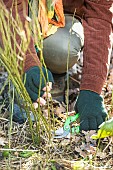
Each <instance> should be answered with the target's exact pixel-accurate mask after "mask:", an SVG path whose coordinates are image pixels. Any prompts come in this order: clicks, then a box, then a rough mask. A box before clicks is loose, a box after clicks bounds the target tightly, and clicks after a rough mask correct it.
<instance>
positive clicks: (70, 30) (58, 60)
mask: <svg viewBox="0 0 113 170" xmlns="http://www.w3.org/2000/svg"><path fill="white" fill-rule="evenodd" d="M65 23H66V24H65V27H64V28H58V30H57V32H56V33H55V34H53V35H51V36H49V37H47V38H45V39H44V42H43V54H44V60H45V64H46V65H47V67H48V68H49V69H50V71H51V72H53V73H57V74H61V73H65V72H66V71H67V64H68V68H71V67H72V66H73V65H74V64H75V63H76V62H77V60H78V58H79V56H80V51H81V48H82V47H83V40H82V37H81V36H80V35H79V33H78V32H76V24H79V25H80V24H81V23H80V21H79V20H78V19H76V18H73V16H72V15H65ZM74 24H75V25H74ZM81 26H82V24H81ZM77 27H79V26H77ZM77 29H79V28H77Z"/></svg>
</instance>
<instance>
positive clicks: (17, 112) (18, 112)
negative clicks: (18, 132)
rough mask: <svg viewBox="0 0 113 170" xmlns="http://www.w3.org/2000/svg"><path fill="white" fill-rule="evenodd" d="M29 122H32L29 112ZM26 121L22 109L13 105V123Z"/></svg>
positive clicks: (32, 118) (32, 117)
mask: <svg viewBox="0 0 113 170" xmlns="http://www.w3.org/2000/svg"><path fill="white" fill-rule="evenodd" d="M30 116H31V120H32V121H34V116H33V113H32V112H31V115H30ZM26 120H27V114H26V112H25V110H24V109H23V108H21V107H20V106H19V105H17V104H14V109H13V121H15V122H18V123H19V124H22V123H24V122H25V121H26Z"/></svg>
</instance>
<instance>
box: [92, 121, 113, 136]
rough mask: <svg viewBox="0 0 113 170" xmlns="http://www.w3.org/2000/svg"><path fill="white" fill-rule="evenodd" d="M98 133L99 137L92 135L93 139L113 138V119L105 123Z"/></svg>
mask: <svg viewBox="0 0 113 170" xmlns="http://www.w3.org/2000/svg"><path fill="white" fill-rule="evenodd" d="M99 128H100V129H99V130H98V132H97V135H92V137H91V138H92V139H101V138H106V137H110V136H113V118H112V119H110V120H108V121H105V122H103V123H102V124H101V125H100V127H99Z"/></svg>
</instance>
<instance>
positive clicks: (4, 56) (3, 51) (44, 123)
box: [0, 2, 50, 142]
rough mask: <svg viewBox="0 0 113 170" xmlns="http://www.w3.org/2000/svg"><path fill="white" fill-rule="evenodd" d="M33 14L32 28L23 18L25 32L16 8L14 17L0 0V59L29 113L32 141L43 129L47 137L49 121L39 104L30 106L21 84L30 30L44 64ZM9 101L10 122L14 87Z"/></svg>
mask: <svg viewBox="0 0 113 170" xmlns="http://www.w3.org/2000/svg"><path fill="white" fill-rule="evenodd" d="M32 15H33V18H34V23H33V27H32V29H31V26H30V23H29V22H26V23H25V29H26V33H25V30H24V26H23V23H22V22H21V19H20V17H19V15H18V12H17V13H16V17H15V19H14V18H13V16H12V13H11V11H10V12H9V11H8V10H7V9H6V7H5V6H4V4H2V3H1V2H0V21H1V22H0V33H1V39H2V46H0V62H1V63H2V65H3V66H4V67H5V69H6V71H7V73H8V79H9V81H11V82H12V84H13V85H14V89H15V91H16V92H17V93H18V95H19V99H20V101H22V104H23V107H24V109H25V112H26V114H27V117H28V122H29V127H30V131H31V135H32V140H33V142H34V141H36V139H37V141H38V142H39V141H40V134H42V132H44V133H45V135H46V137H47V138H48V137H49V139H50V126H48V124H50V122H49V123H48V120H47V119H46V118H45V117H44V116H43V114H42V111H41V109H40V106H39V107H38V109H35V108H34V107H33V104H32V101H31V99H30V97H29V94H28V93H27V91H26V88H25V86H24V81H23V73H24V72H23V67H24V60H25V53H26V51H27V49H28V47H29V42H30V36H32V31H33V32H34V33H36V34H35V37H34V39H35V43H36V45H37V47H38V49H39V50H40V54H41V57H40V58H41V62H42V65H44V60H43V52H42V48H43V45H42V44H43V37H42V34H41V30H40V26H39V23H38V20H37V17H36V16H35V15H34V14H32ZM26 17H27V16H26ZM12 31H13V32H12ZM17 35H18V36H19V37H20V39H21V44H20V45H18V42H17V39H16V37H17ZM12 41H13V42H14V43H13V45H12ZM29 50H30V49H29ZM18 63H19V64H18ZM41 77H42V76H41ZM40 82H41V81H40ZM37 93H38V92H37ZM10 104H11V110H10V111H11V112H10V114H11V115H10V124H11V126H12V115H13V104H14V91H13V96H12V97H11V100H10ZM30 111H31V112H32V113H33V115H34V119H35V123H36V128H35V129H34V128H33V122H32V120H31V117H30ZM10 133H11V127H10ZM34 139H35V140H34Z"/></svg>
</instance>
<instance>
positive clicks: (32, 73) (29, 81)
mask: <svg viewBox="0 0 113 170" xmlns="http://www.w3.org/2000/svg"><path fill="white" fill-rule="evenodd" d="M41 69H42V73H41ZM41 75H42V79H41ZM25 76H26V79H25V87H26V90H27V92H28V93H29V96H30V97H31V100H32V101H33V102H35V101H36V100H37V99H38V98H39V97H41V96H42V95H43V94H44V91H43V90H42V89H43V88H44V87H45V86H46V84H47V82H52V83H53V82H54V80H53V76H52V73H51V72H50V71H49V70H47V73H46V69H45V68H44V67H42V68H39V67H38V66H34V67H31V68H30V69H29V70H28V71H27V72H26V74H25ZM40 80H41V88H40V96H39V86H40Z"/></svg>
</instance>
